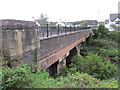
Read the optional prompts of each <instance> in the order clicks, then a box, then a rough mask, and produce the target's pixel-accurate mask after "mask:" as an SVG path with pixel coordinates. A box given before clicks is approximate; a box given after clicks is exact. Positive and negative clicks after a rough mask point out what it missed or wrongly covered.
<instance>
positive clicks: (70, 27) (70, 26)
mask: <svg viewBox="0 0 120 90" xmlns="http://www.w3.org/2000/svg"><path fill="white" fill-rule="evenodd" d="M70 33H71V25H70Z"/></svg>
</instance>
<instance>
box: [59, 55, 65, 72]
mask: <svg viewBox="0 0 120 90" xmlns="http://www.w3.org/2000/svg"><path fill="white" fill-rule="evenodd" d="M65 66H66V56H63V57H61V58H60V59H59V61H58V65H57V73H59V71H60V70H61V69H63V68H64V67H65Z"/></svg>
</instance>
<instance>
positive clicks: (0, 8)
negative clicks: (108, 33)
mask: <svg viewBox="0 0 120 90" xmlns="http://www.w3.org/2000/svg"><path fill="white" fill-rule="evenodd" d="M118 1H120V0H0V19H19V20H33V19H32V17H33V16H34V17H35V18H37V17H39V16H40V14H41V13H45V14H47V15H48V17H49V21H59V20H60V19H61V20H62V21H80V20H99V21H104V20H105V19H108V18H109V14H110V13H117V12H118Z"/></svg>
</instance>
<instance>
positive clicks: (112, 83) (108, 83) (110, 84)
mask: <svg viewBox="0 0 120 90" xmlns="http://www.w3.org/2000/svg"><path fill="white" fill-rule="evenodd" d="M99 87H101V88H118V81H117V80H114V79H109V80H103V81H102V82H100V83H98V84H97V85H95V88H99Z"/></svg>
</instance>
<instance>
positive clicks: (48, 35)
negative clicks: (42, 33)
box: [46, 23, 49, 37]
mask: <svg viewBox="0 0 120 90" xmlns="http://www.w3.org/2000/svg"><path fill="white" fill-rule="evenodd" d="M46 28H47V37H49V31H48V23H47V24H46Z"/></svg>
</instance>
